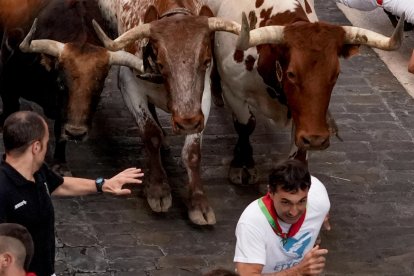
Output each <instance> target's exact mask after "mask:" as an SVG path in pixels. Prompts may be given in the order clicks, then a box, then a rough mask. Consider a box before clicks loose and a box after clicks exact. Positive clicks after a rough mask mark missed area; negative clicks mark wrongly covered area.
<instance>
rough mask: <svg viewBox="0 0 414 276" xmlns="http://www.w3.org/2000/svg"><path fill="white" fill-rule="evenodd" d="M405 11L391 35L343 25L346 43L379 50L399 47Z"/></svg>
mask: <svg viewBox="0 0 414 276" xmlns="http://www.w3.org/2000/svg"><path fill="white" fill-rule="evenodd" d="M404 20H405V13H403V14H402V15H401V17H400V20H399V21H398V24H397V27H396V28H395V30H394V33H393V34H392V36H391V37H386V36H384V35H382V34H379V33H376V32H373V31H370V30H366V29H363V28H358V27H352V26H343V27H342V28H344V30H345V43H346V44H364V45H368V46H371V47H374V48H378V49H381V50H386V51H392V50H396V49H398V48H400V46H401V41H402V38H403V32H404Z"/></svg>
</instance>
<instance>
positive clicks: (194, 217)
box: [188, 207, 216, 225]
mask: <svg viewBox="0 0 414 276" xmlns="http://www.w3.org/2000/svg"><path fill="white" fill-rule="evenodd" d="M188 217H189V218H190V220H191V222H192V223H194V224H197V225H214V224H216V215H215V214H214V211H213V208H211V207H208V208H207V209H206V210H205V211H204V212H203V211H201V210H199V209H194V210H189V211H188Z"/></svg>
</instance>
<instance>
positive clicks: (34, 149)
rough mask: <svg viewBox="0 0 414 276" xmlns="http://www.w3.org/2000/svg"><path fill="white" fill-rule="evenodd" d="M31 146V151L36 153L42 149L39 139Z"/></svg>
mask: <svg viewBox="0 0 414 276" xmlns="http://www.w3.org/2000/svg"><path fill="white" fill-rule="evenodd" d="M31 147H32V152H33V153H38V152H39V151H40V150H41V149H42V143H40V141H35V142H33V144H32V146H31Z"/></svg>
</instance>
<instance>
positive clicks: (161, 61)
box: [97, 0, 240, 225]
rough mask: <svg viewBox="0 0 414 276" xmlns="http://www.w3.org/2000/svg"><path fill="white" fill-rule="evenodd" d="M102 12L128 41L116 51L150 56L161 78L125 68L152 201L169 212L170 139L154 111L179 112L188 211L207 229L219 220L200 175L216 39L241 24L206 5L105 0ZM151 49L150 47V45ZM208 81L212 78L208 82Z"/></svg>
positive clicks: (149, 65) (123, 79) (150, 68)
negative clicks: (165, 150)
mask: <svg viewBox="0 0 414 276" xmlns="http://www.w3.org/2000/svg"><path fill="white" fill-rule="evenodd" d="M100 4H101V10H102V11H104V12H105V13H106V18H107V19H108V20H112V22H113V24H114V25H115V26H117V30H118V31H119V33H120V34H122V36H120V37H118V38H117V39H116V40H115V41H109V40H108V39H107V38H105V34H104V33H103V32H102V31H100V29H99V27H98V26H97V32H98V33H99V34H100V36H101V37H102V39H103V40H104V41H105V45H106V46H107V47H108V48H109V49H112V50H115V49H121V48H125V49H127V50H128V51H130V52H131V53H134V54H136V55H137V56H139V57H142V58H143V61H144V64H145V70H146V72H147V73H148V74H149V75H151V74H152V75H154V73H155V74H157V73H159V74H160V77H159V78H158V80H161V81H158V82H159V83H154V79H152V81H147V80H143V79H142V77H141V78H137V77H136V76H135V75H134V73H133V72H132V71H131V70H130V69H128V68H124V67H121V68H120V74H119V79H120V80H119V83H120V89H121V92H122V95H123V97H124V100H125V103H126V105H127V106H128V108H129V110H130V111H131V112H132V114H133V116H134V117H135V120H136V122H137V124H138V129H139V132H140V135H141V137H142V139H143V142H144V144H145V148H146V153H147V160H148V169H149V171H148V172H146V194H147V201H148V203H149V205H150V207H151V208H152V210H154V211H155V212H166V211H167V210H168V209H169V208H170V206H171V204H172V202H171V201H172V200H171V189H170V186H169V184H168V180H167V175H166V173H165V170H164V168H163V166H162V164H161V156H160V147H161V145H162V142H163V139H164V134H163V131H162V129H161V127H160V125H159V124H158V123H157V119H156V114H155V112H154V110H155V109H154V106H156V107H158V108H160V109H162V110H164V111H166V112H169V113H171V124H172V130H173V132H174V133H175V134H184V135H186V137H185V142H184V147H183V149H182V160H183V163H184V165H185V167H186V170H187V173H188V197H189V200H188V202H189V204H188V214H189V217H190V220H191V221H192V222H193V223H195V224H199V225H205V224H214V223H215V222H216V219H215V214H214V211H213V209H212V208H211V206H210V205H209V203H208V200H207V196H206V194H205V192H204V189H203V186H202V182H201V177H200V162H201V140H202V131H203V129H204V127H205V125H206V122H207V119H208V116H209V112H210V101H211V92H210V78H209V74H210V71H211V64H212V62H213V60H212V49H211V38H212V34H214V32H216V31H225V32H229V33H233V34H238V33H239V31H240V25H239V24H236V23H234V22H231V21H223V20H221V19H218V18H214V17H212V12H211V11H210V9H209V8H208V7H207V6H203V5H202V1H199V0H183V1H178V0H177V1H174V0H145V1H133V0H123V1H120V0H118V1H117V0H100ZM143 46H144V48H142V47H143ZM206 76H207V77H206Z"/></svg>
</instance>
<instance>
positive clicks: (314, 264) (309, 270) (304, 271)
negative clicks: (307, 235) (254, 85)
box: [297, 245, 328, 275]
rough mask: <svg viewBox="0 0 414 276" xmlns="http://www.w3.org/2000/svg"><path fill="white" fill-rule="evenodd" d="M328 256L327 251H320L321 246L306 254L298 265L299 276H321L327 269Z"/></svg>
mask: <svg viewBox="0 0 414 276" xmlns="http://www.w3.org/2000/svg"><path fill="white" fill-rule="evenodd" d="M326 254H328V250H327V249H320V248H319V245H316V246H315V247H313V248H312V250H311V251H309V252H308V253H306V255H305V257H304V258H303V260H302V261H301V262H300V263H299V264H298V267H297V268H298V272H299V275H319V274H321V273H322V271H323V269H324V267H325V261H326V259H325V257H324V255H326Z"/></svg>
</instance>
